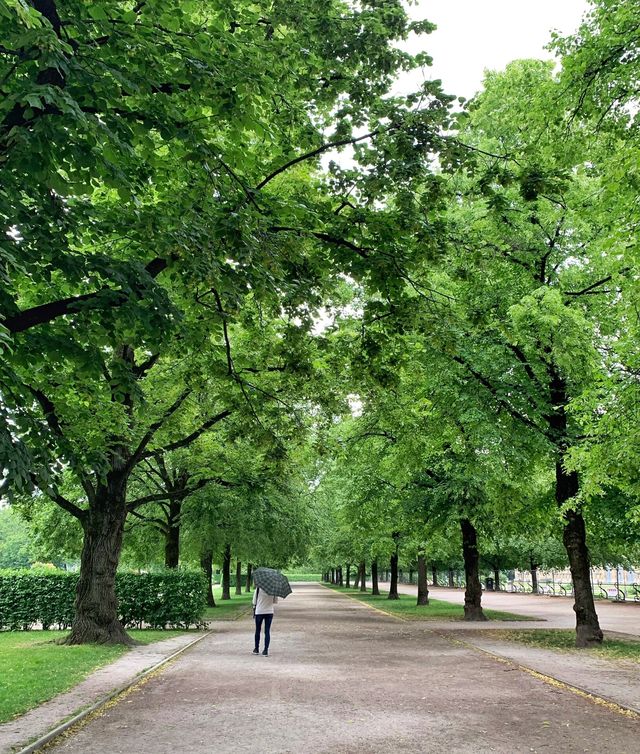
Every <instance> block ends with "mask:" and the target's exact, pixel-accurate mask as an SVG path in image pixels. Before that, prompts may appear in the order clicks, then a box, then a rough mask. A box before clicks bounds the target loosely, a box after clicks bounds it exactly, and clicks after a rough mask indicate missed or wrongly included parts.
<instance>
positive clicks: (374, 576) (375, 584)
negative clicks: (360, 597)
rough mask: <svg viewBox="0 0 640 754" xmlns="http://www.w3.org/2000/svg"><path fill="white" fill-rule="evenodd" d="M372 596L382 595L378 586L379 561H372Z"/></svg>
mask: <svg viewBox="0 0 640 754" xmlns="http://www.w3.org/2000/svg"><path fill="white" fill-rule="evenodd" d="M371 594H380V587H379V585H378V561H377V560H372V561H371Z"/></svg>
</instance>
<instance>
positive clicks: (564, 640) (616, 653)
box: [483, 628, 640, 663]
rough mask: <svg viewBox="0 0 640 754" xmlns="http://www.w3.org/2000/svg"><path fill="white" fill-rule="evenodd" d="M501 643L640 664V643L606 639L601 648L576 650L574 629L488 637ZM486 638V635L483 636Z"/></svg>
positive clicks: (510, 631) (538, 629)
mask: <svg viewBox="0 0 640 754" xmlns="http://www.w3.org/2000/svg"><path fill="white" fill-rule="evenodd" d="M489 635H490V636H491V638H495V639H498V640H500V641H515V642H518V643H519V644H527V645H528V646H530V647H538V648H540V649H553V650H558V651H563V652H573V653H576V654H580V655H581V656H584V655H588V656H592V657H603V658H605V659H607V660H633V661H634V662H638V663H640V641H634V640H633V639H606V638H605V640H604V642H603V643H602V644H601V645H600V646H599V647H590V648H588V649H577V648H576V645H575V644H576V632H575V631H574V630H573V629H572V628H553V629H551V628H550V629H545V628H541V629H540V628H532V629H528V630H526V631H512V630H504V631H491V632H490V634H489V633H487V634H486V636H489ZM483 636H485V634H483Z"/></svg>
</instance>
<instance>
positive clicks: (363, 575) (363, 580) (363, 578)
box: [360, 560, 367, 592]
mask: <svg viewBox="0 0 640 754" xmlns="http://www.w3.org/2000/svg"><path fill="white" fill-rule="evenodd" d="M360 591H361V592H366V591H367V564H366V563H365V562H364V560H363V561H361V563H360Z"/></svg>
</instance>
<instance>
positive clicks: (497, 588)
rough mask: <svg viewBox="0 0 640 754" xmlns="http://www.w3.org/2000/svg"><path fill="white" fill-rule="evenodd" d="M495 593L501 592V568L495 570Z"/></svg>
mask: <svg viewBox="0 0 640 754" xmlns="http://www.w3.org/2000/svg"><path fill="white" fill-rule="evenodd" d="M493 591H494V592H499V591H500V569H499V568H494V569H493Z"/></svg>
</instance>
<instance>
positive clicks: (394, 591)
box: [387, 547, 400, 600]
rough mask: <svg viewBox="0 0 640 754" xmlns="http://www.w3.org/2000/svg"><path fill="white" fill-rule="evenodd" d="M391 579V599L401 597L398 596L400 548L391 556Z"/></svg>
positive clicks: (389, 597)
mask: <svg viewBox="0 0 640 754" xmlns="http://www.w3.org/2000/svg"><path fill="white" fill-rule="evenodd" d="M390 564H391V581H390V582H389V596H388V597H387V599H389V600H397V599H400V597H399V596H398V548H397V547H396V550H395V552H394V553H393V555H392V556H391V563H390Z"/></svg>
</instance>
